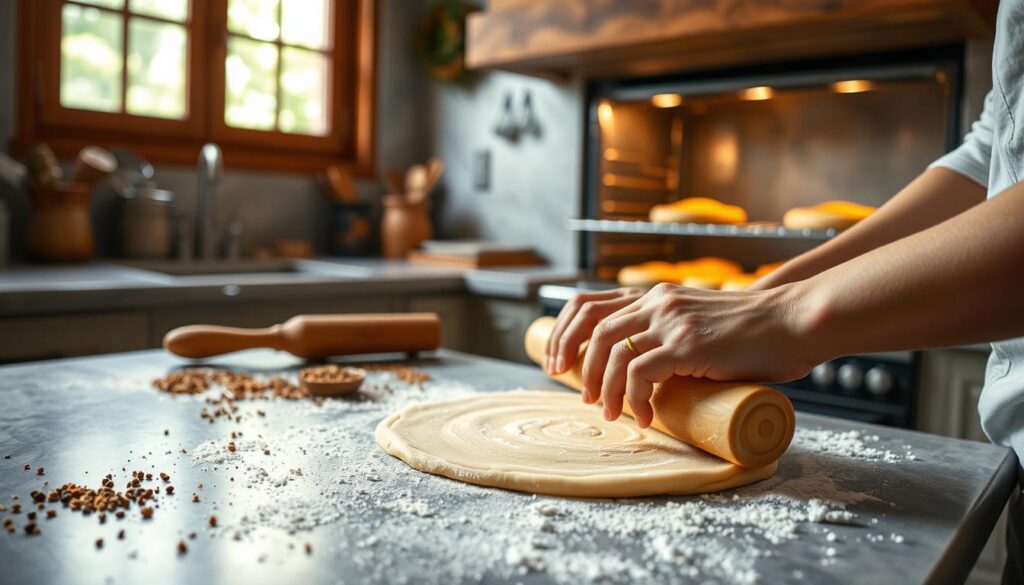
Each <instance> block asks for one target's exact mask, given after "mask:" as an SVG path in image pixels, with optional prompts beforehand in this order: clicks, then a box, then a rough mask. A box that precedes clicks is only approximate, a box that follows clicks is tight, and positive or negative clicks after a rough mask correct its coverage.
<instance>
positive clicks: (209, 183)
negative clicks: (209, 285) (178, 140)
mask: <svg viewBox="0 0 1024 585" xmlns="http://www.w3.org/2000/svg"><path fill="white" fill-rule="evenodd" d="M196 172H197V174H198V175H199V192H198V198H197V200H196V214H195V225H194V226H193V233H194V234H195V235H194V238H195V240H194V241H195V248H194V249H195V255H196V257H197V258H199V259H203V260H208V259H211V258H215V257H216V256H217V242H216V241H215V240H214V237H215V236H214V229H215V227H216V219H217V218H216V217H215V213H214V212H215V211H216V208H217V207H216V205H217V204H216V201H214V199H215V189H216V187H217V183H219V182H220V178H221V175H223V174H224V161H223V158H222V156H221V153H220V147H218V146H217V145H216V144H213V143H212V142H211V143H208V144H204V145H203V148H202V149H201V150H200V151H199V163H198V164H197V165H196Z"/></svg>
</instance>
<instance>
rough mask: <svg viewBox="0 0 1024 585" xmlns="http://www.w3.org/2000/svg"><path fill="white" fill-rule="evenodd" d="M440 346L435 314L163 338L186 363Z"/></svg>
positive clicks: (298, 319)
mask: <svg viewBox="0 0 1024 585" xmlns="http://www.w3.org/2000/svg"><path fill="white" fill-rule="evenodd" d="M440 346H441V321H440V319H439V318H438V316H437V314H435V313H405V314H362V315H298V316H295V317H292V318H291V319H289V320H287V321H285V322H284V323H283V324H280V325H274V326H271V327H267V328H264V329H241V328H237V327H219V326H216V325H188V326H185V327H179V328H177V329H174V330H172V331H170V332H168V333H167V335H165V336H164V348H165V349H166V350H167V351H169V352H171V353H173V354H175V355H178V356H181V357H186V358H208V357H212V356H216V355H221V354H225V353H231V352H235V351H241V350H243V349H253V348H258V347H267V348H271V349H276V350H279V351H287V352H288V353H290V354H292V355H295V356H298V357H301V358H306V359H322V358H326V357H329V356H333V355H354V354H366V353H384V352H394V351H402V352H416V351H429V350H432V349H437V348H438V347H440Z"/></svg>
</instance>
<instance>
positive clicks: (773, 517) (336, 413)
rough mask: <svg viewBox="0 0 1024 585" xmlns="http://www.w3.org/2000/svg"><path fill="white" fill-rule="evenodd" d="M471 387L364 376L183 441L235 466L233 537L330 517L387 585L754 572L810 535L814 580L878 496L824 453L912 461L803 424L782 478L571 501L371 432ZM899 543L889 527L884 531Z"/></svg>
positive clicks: (205, 456)
mask: <svg viewBox="0 0 1024 585" xmlns="http://www.w3.org/2000/svg"><path fill="white" fill-rule="evenodd" d="M473 391H474V389H473V388H472V387H470V386H467V385H465V384H459V383H451V382H447V381H443V380H437V381H434V382H431V383H428V384H425V385H424V386H423V388H422V389H419V388H416V387H413V386H408V385H405V384H403V383H401V382H399V381H397V380H395V379H394V378H393V377H391V376H389V375H388V374H387V373H386V372H371V373H370V374H369V376H368V378H367V380H366V382H365V383H364V388H363V390H362V391H361V392H360V394H359V399H357V400H330V401H327V402H326V403H325V404H324V405H323V406H322V407H319V408H318V407H315V406H313V405H311V404H305V403H303V402H291V403H281V404H280V407H281V408H280V409H279V410H275V412H274V413H273V414H274V416H275V417H287V416H288V412H289V409H293V408H294V409H306V408H309V409H315V412H316V413H319V414H318V417H319V418H317V419H316V420H319V421H322V422H320V423H318V424H315V425H313V426H298V425H294V426H282V427H281V428H278V429H276V430H274V431H272V432H271V431H270V430H263V431H262V432H260V433H259V434H258V435H257V434H255V433H251V432H250V431H246V433H245V436H239V437H238V438H235V439H232V441H233V443H234V445H235V450H234V451H233V452H232V451H229V450H228V449H227V448H226V445H227V442H228V440H227V439H222V440H214V441H208V442H206V443H204V444H202V445H200V446H198V447H197V448H195V449H193V450H191V457H192V460H193V464H194V465H195V466H196V467H198V468H199V469H200V470H210V471H212V470H215V469H216V470H219V471H227V472H230V474H231V475H232V478H233V482H234V485H233V486H232V493H233V496H234V497H233V498H232V500H231V504H230V506H229V507H227V509H225V507H224V506H221V507H220V509H219V510H218V518H219V525H218V526H219V527H218V529H217V530H220V531H223V532H224V533H235V532H238V533H239V534H241V535H242V536H243V538H244V537H246V536H247V535H248V536H249V537H253V536H254V535H256V534H258V533H259V532H260V531H262V530H284V531H287V532H289V533H296V532H299V531H311V530H316V529H317V527H320V526H323V525H327V524H331V523H337V522H341V523H344V525H345V529H344V530H342V531H340V533H341V534H342V535H343V537H342V538H341V539H340V540H338V541H337V542H335V543H334V544H333V545H332V546H334V547H335V548H334V550H333V553H334V554H337V555H338V556H339V558H341V557H344V559H345V562H346V563H349V564H352V565H354V566H355V567H356V568H358V569H359V570H360V571H362V572H363V574H364V576H365V580H367V581H374V582H388V583H454V582H461V581H475V580H480V579H484V578H485V577H488V578H494V577H497V578H499V579H505V580H512V581H515V580H516V579H519V578H522V577H524V576H528V575H532V574H543V575H544V576H545V577H546V578H547V579H548V580H551V581H554V582H556V583H565V584H569V583H580V582H594V581H597V582H607V583H632V582H638V581H654V582H662V583H689V582H694V581H698V582H728V583H756V582H759V581H760V580H761V575H760V571H759V570H758V563H759V562H760V561H761V560H762V559H766V558H769V557H771V556H772V555H773V554H775V553H776V551H777V549H778V547H779V546H784V545H785V543H787V542H790V541H794V540H796V539H813V542H815V543H817V544H820V547H816V548H817V549H818V550H819V557H818V558H816V559H808V563H807V565H806V566H804V567H802V568H801V569H800V570H799V571H797V572H799V573H800V577H796V572H794V578H801V579H802V578H806V579H808V580H810V581H814V580H820V579H821V578H824V577H823V575H824V573H816V572H815V571H821V570H824V567H827V566H830V565H833V564H836V563H841V562H843V551H844V548H845V547H846V546H848V545H849V541H852V540H853V539H852V538H846V537H840V536H837V531H840V532H841V531H842V530H855V529H858V528H855V527H853V526H844V525H851V524H852V525H855V526H857V527H859V526H863V525H867V524H868V522H869V519H867V518H863V519H861V518H859V517H858V515H857V513H856V505H857V504H858V503H860V502H865V501H870V500H874V499H875V498H874V497H873V496H871V495H870V494H865V493H860V492H851V491H846V490H843V489H842V488H841V487H839V486H838V485H837V484H836V483H835V481H834V478H833V477H831V474H830V473H829V469H828V466H827V465H823V464H822V461H823V460H825V461H827V460H828V459H829V458H832V459H835V458H849V457H852V458H857V459H864V460H867V461H870V462H883V463H897V462H901V461H904V460H909V459H911V454H910V453H909V450H908V451H907V452H906V453H903V454H898V453H895V452H893V451H891V450H890V449H885V448H883V447H881V446H876V445H875V443H877V442H878V441H879V439H878V438H877V437H874V436H873V435H866V434H862V433H859V432H856V431H851V432H846V433H836V432H833V431H823V430H803V429H801V430H799V431H798V432H797V435H796V438H795V440H794V444H793V447H792V448H791V450H790V452H789V454H787V461H786V465H787V466H791V467H792V468H793V469H797V470H798V471H796V472H794V473H791V474H790V476H788V477H782V474H781V473H780V474H778V475H776V476H775V477H773V478H769V479H767V480H765V481H762V482H759V483H757V484H754V485H751V486H746V487H743V488H739V489H735V490H731V491H729V492H726V493H723V494H714V495H705V496H696V497H674V498H640V499H619V500H574V499H567V498H553V497H541V496H534V495H529V494H522V493H515V492H507V491H502V490H496V489H490V488H483V487H479V486H474V485H469V484H464V483H460V482H457V481H452V480H449V479H446V478H442V477H438V476H433V475H428V474H424V473H421V472H419V471H416V470H413V469H412V468H410V467H408V466H407V465H406V464H405V463H403V462H401V461H399V460H397V459H395V458H393V457H391V456H389V455H387V454H385V453H384V452H383V451H381V450H380V449H379V448H378V447H377V446H376V444H375V443H374V440H373V430H374V427H375V426H376V424H377V422H378V421H379V420H381V419H382V418H383V417H385V416H386V415H387V414H390V413H391V412H393V411H394V410H396V409H399V408H401V407H402V406H404V405H406V404H409V403H412V402H417V401H421V400H427V399H440V398H450V397H455V396H459V395H463V394H468V393H471V392H473ZM250 434H252V435H253V436H249V435H250ZM267 453H270V454H269V455H268V454H267ZM238 486H241V487H243V488H244V489H242V490H238V489H237V487H238ZM238 492H241V493H238ZM870 520H873V519H870ZM879 536H880V537H881V535H879ZM881 539H885V537H881ZM858 540H860V538H859V537H858ZM869 541H870V542H878V541H874V540H869ZM902 541H903V538H902V537H901V536H899V535H897V534H893V535H892V536H891V537H890V538H888V539H887V542H888V543H895V544H899V543H902ZM623 543H626V544H625V545H623ZM328 552H331V551H328ZM318 554H323V553H318Z"/></svg>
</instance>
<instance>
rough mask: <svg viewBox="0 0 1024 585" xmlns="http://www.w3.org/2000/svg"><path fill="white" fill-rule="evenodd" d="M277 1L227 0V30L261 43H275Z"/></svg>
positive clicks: (276, 35) (279, 31)
mask: <svg viewBox="0 0 1024 585" xmlns="http://www.w3.org/2000/svg"><path fill="white" fill-rule="evenodd" d="M278 8H279V6H278V0H229V1H228V30H229V31H231V32H233V33H235V34H240V35H245V36H247V37H252V38H254V39H259V40H261V41H276V40H277V37H278V35H280V33H281V27H280V25H279V23H278V21H277V17H278Z"/></svg>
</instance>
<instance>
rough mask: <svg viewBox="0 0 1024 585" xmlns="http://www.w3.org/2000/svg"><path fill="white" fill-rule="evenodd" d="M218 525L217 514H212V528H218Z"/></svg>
mask: <svg viewBox="0 0 1024 585" xmlns="http://www.w3.org/2000/svg"><path fill="white" fill-rule="evenodd" d="M216 527H217V517H216V516H210V528H216Z"/></svg>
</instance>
